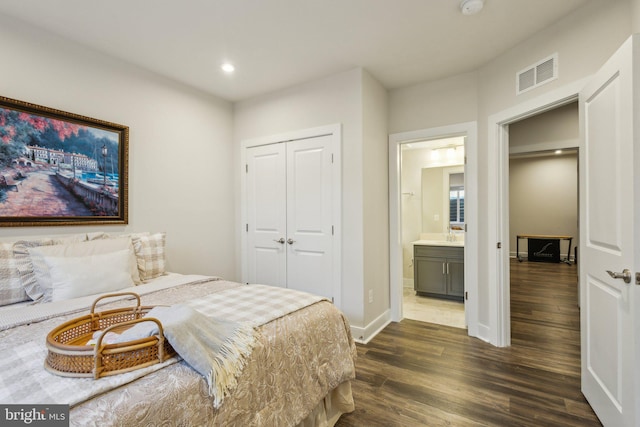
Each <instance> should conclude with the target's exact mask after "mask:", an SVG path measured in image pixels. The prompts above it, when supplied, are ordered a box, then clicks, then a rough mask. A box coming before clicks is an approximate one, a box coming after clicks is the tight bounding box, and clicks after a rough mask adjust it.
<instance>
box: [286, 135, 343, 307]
mask: <svg viewBox="0 0 640 427" xmlns="http://www.w3.org/2000/svg"><path fill="white" fill-rule="evenodd" d="M331 169H332V138H331V136H321V137H315V138H308V139H303V140H298V141H290V142H288V143H287V239H288V240H287V287H289V288H293V289H298V290H302V291H306V292H310V293H313V294H316V295H322V296H325V297H327V298H332V296H333V295H332V294H333V256H332V253H331V248H332V239H333V236H332V221H331V218H332V205H331V204H332V170H331Z"/></svg>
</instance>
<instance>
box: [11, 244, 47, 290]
mask: <svg viewBox="0 0 640 427" xmlns="http://www.w3.org/2000/svg"><path fill="white" fill-rule="evenodd" d="M55 244H56V242H55V241H54V240H52V239H44V240H21V241H18V242H15V243H14V244H13V256H14V259H15V262H16V266H17V268H18V271H19V275H20V285H21V286H22V288H23V290H24V291H25V293H26V294H27V295H28V298H30V299H32V300H34V301H38V300H39V299H41V298H42V297H43V296H44V290H43V289H42V288H41V287H40V285H39V284H38V281H37V280H36V275H35V273H34V265H33V262H32V259H31V255H30V254H29V249H30V248H37V247H40V246H51V245H55Z"/></svg>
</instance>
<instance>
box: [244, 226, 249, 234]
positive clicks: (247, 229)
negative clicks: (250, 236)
mask: <svg viewBox="0 0 640 427" xmlns="http://www.w3.org/2000/svg"><path fill="white" fill-rule="evenodd" d="M245 226H246V227H245V228H246V231H247V233H248V232H249V224H245Z"/></svg>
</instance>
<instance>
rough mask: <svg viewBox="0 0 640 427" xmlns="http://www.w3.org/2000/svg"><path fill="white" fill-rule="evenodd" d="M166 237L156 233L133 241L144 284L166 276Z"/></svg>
mask: <svg viewBox="0 0 640 427" xmlns="http://www.w3.org/2000/svg"><path fill="white" fill-rule="evenodd" d="M165 236H166V233H156V234H151V235H148V236H140V235H138V236H134V237H132V239H131V240H132V242H133V250H134V251H135V253H136V261H137V262H138V272H139V273H140V280H142V281H143V282H145V281H147V280H151V279H155V278H156V277H159V276H162V275H164V274H165V255H164V253H165V249H164V248H165Z"/></svg>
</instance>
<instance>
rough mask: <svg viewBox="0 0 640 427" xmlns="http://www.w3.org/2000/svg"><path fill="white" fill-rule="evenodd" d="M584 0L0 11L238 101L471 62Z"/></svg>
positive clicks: (55, 5) (100, 5) (53, 6)
mask: <svg viewBox="0 0 640 427" xmlns="http://www.w3.org/2000/svg"><path fill="white" fill-rule="evenodd" d="M590 1H606V0H485V7H484V9H483V10H482V12H481V13H480V14H478V15H473V16H464V15H462V14H461V13H460V8H459V4H460V0H2V1H0V13H2V14H5V15H7V16H10V17H14V18H17V19H20V20H23V21H25V22H27V23H30V24H33V25H35V26H37V27H41V28H43V29H46V30H49V31H51V32H54V33H57V34H59V35H61V36H63V37H65V38H68V39H71V40H74V41H76V42H78V43H82V44H84V45H87V46H89V47H91V48H93V49H96V50H99V51H101V52H104V53H107V54H109V55H112V56H115V57H118V58H121V59H124V60H126V61H128V62H131V63H134V64H136V65H138V66H141V67H144V68H146V69H149V70H152V71H154V72H156V73H158V74H161V75H164V76H167V77H169V78H172V79H175V80H177V81H180V82H183V83H185V84H187V85H190V86H193V87H196V88H198V89H200V90H203V91H206V92H208V93H211V94H214V95H216V96H219V97H222V98H225V99H228V100H230V101H239V100H243V99H247V98H250V97H252V96H256V95H259V94H263V93H267V92H271V91H275V90H279V89H282V88H285V87H288V86H292V85H295V84H299V83H303V82H307V81H310V80H314V79H317V78H320V77H324V76H327V75H330V74H333V73H336V72H340V71H346V70H349V69H353V68H355V67H363V68H365V69H366V70H368V71H369V72H370V73H371V74H372V75H373V76H374V77H375V78H376V79H377V80H378V81H380V82H381V83H382V84H383V85H384V86H385V87H386V88H387V89H393V88H398V87H403V86H407V85H411V84H415V83H419V82H423V81H430V80H437V79H440V78H442V77H444V76H447V75H455V74H459V73H463V72H467V71H471V70H474V69H476V68H478V67H480V66H482V65H483V64H485V63H486V62H488V61H490V60H491V59H492V58H495V57H496V56H498V55H500V54H501V53H503V52H505V51H506V50H508V49H509V48H511V47H513V46H515V45H517V44H518V43H520V42H522V41H523V40H525V39H526V38H528V37H530V36H531V35H532V34H535V33H536V32H538V31H539V30H541V29H542V28H545V27H547V26H549V25H551V24H553V23H554V22H556V21H557V20H559V19H560V18H562V17H564V16H566V15H567V14H569V13H570V12H572V11H573V10H575V9H577V8H579V7H582V6H584V5H586V4H587V3H589V2H590ZM224 61H231V62H232V63H234V64H235V66H236V72H235V73H234V74H233V75H231V76H229V75H226V74H224V73H223V72H222V71H221V70H220V65H221V63H222V62H224Z"/></svg>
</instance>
